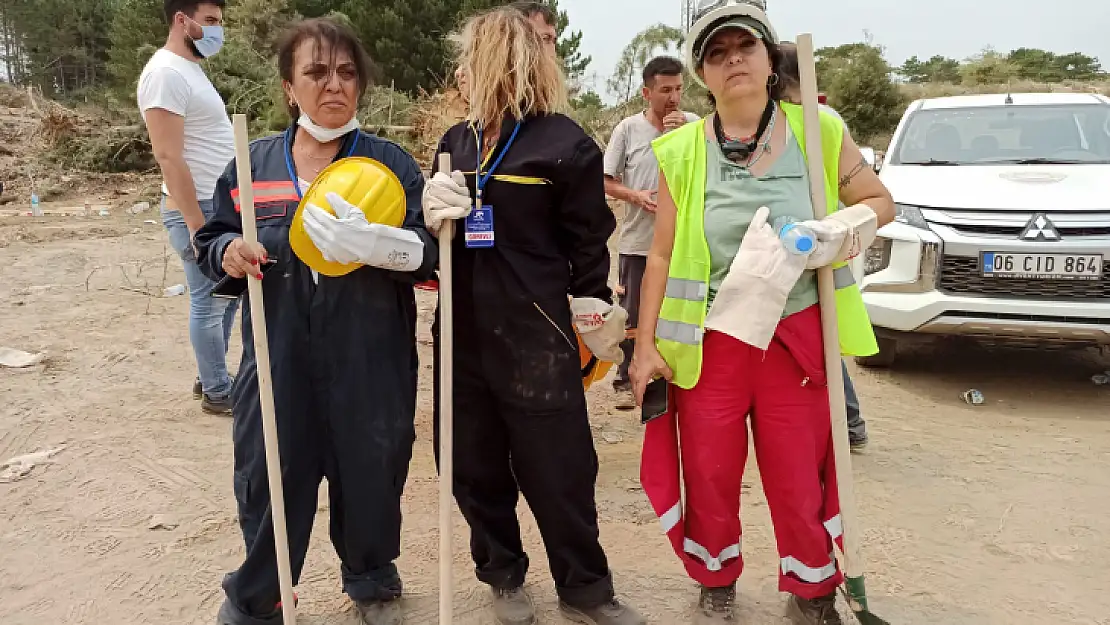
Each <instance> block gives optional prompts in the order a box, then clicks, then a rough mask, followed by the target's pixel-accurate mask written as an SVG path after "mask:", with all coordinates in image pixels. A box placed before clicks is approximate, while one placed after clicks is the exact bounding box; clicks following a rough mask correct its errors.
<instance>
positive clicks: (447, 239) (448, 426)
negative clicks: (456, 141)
mask: <svg viewBox="0 0 1110 625" xmlns="http://www.w3.org/2000/svg"><path fill="white" fill-rule="evenodd" d="M438 169H439V171H441V172H443V173H445V174H447V175H448V176H450V175H451V155H450V154H447V153H443V154H440V155H439V168H438ZM454 233H455V220H453V219H445V220H443V223H442V224H441V225H440V229H439V623H440V625H451V620H452V618H453V602H454V598H455V591H454V577H453V575H452V573H451V565H452V563H453V561H454V554H455V549H454V544H453V541H452V532H451V510H452V508H453V507H454V505H455V502H454V498H453V497H452V485H453V483H454V477H455V472H454V445H453V444H452V443H453V442H454V438H455V437H454V404H455V395H454V385H453V380H454V377H453V376H454V370H455V358H454V354H455V320H454V314H453V308H454V306H453V294H454V289H453V284H452V279H451V269H452V268H451V239H452V238H453V236H454Z"/></svg>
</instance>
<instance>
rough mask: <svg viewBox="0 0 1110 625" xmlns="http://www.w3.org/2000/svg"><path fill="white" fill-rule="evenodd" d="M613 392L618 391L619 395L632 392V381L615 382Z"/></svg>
mask: <svg viewBox="0 0 1110 625" xmlns="http://www.w3.org/2000/svg"><path fill="white" fill-rule="evenodd" d="M613 390H614V391H617V392H618V393H619V392H621V391H631V390H632V380H622V379H620V378H617V379H616V380H613Z"/></svg>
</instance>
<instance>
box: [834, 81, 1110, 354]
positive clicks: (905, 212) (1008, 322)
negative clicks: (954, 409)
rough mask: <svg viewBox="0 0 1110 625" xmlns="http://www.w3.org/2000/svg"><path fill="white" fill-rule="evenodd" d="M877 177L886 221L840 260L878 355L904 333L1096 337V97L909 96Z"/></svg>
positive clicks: (1100, 143) (1108, 146) (1105, 302)
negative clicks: (887, 197) (848, 270)
mask: <svg viewBox="0 0 1110 625" xmlns="http://www.w3.org/2000/svg"><path fill="white" fill-rule="evenodd" d="M879 177H880V179H881V180H882V181H883V183H885V184H886V186H887V188H889V189H890V191H891V193H892V195H893V196H894V201H895V203H896V205H897V213H898V216H897V220H896V221H895V222H893V223H891V224H888V225H887V226H885V227H883V228H882V229H880V230H879V238H877V239H876V241H875V243H874V245H872V246H871V247H870V248H869V249H868V250H867V252H866V254H865V255H862V256H861V257H860V258H858V259H856V261H855V265H854V267H853V269H854V271H855V273H856V275H857V279H859V278H862V280H861V282H860V284H861V286H862V291H863V298H864V301H865V302H866V304H867V310H868V313H869V314H870V316H871V321H872V324H873V325H874V326H875V330H876V334H877V335H878V336H879V348H880V352H879V354H878V355H876V356H871V357H868V358H861V359H859V362H860V364H862V365H865V366H888V365H890V364H891V363H893V361H894V359H895V356H896V355H897V353H898V345H899V344H900V343H902V342H904V341H906V340H911V339H923V338H930V337H938V336H963V337H972V338H981V339H988V340H990V341H992V342H1004V343H1020V344H1026V345H1032V346H1049V345H1051V346H1075V347H1091V346H1102V347H1105V346H1107V345H1110V98H1106V97H1104V96H1101V95H1095V94H1078V93H1071V94H1066V93H1055V94H1047V93H1045V94H1034V93H1013V94H1001V95H974V96H958V97H949V98H935V99H927V100H918V101H916V102H913V103H912V104H911V105H910V106H909V109H908V110H907V111H906V113H905V115H904V116H903V118H902V121H901V123H900V124H899V125H898V128H897V130H896V131H895V133H894V136H893V138H892V139H891V143H890V147H889V149H888V150H887V153H886V157H885V159H884V162H883V163H882V165H881V167H880V168H879Z"/></svg>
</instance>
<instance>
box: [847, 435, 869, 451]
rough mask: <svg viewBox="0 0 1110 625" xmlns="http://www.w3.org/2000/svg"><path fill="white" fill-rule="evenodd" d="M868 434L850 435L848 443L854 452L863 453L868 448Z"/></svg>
mask: <svg viewBox="0 0 1110 625" xmlns="http://www.w3.org/2000/svg"><path fill="white" fill-rule="evenodd" d="M867 442H868V441H867V435H864V436H851V435H849V436H848V445H849V447H850V448H851V450H852V453H853V454H862V453H863V452H864V451H865V450H866V449H867Z"/></svg>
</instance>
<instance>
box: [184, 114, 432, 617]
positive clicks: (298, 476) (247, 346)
mask: <svg viewBox="0 0 1110 625" xmlns="http://www.w3.org/2000/svg"><path fill="white" fill-rule="evenodd" d="M295 130H296V127H295V126H294V127H292V128H290V129H289V130H287V131H286V132H285V133H284V135H277V136H273V137H268V138H265V139H260V140H257V141H254V142H253V143H252V144H251V147H250V152H251V170H252V177H253V180H254V184H253V187H254V193H255V211H256V217H257V224H258V238H259V242H260V243H262V245H263V246H264V247H265V248H266V251H267V253H268V254H269V258H271V259H276V260H277V264H276V265H275V266H273V267H272V268H270V269H269V270H268V271H267V272H266V273H265V274H264V278H263V280H262V288H263V293H265V299H266V327H267V334H268V337H269V343H270V345H269V348H270V363H271V369H272V376H273V394H274V406H275V409H276V413H277V427H278V437H279V441H280V442H279V447H280V452H281V462H282V479H283V480H284V487H285V510H286V514H287V517H288V519H287V522H288V533H289V542H290V557H291V560H292V567H293V576H294V581H296V580H297V579H298V578H299V576H300V572H301V568H302V565H303V564H304V558H305V553H306V551H307V549H308V543H309V535H310V532H311V530H312V523H313V518H314V517H315V516H316V506H317V497H318V493H319V488H320V481H321V479H322V478H324V477H326V478H327V479H328V489H329V493H330V497H331V539H332V544H333V545H334V546H335V550H336V552H337V553H338V555H339V557H340V559H341V560H342V574H343V588H344V591H345V592H347V594H348V595H350V597H351V598H352V599H353V600H356V601H372V600H387V599H391V598H394V597H397V596H399V595H400V593H401V579H400V577H399V575H398V572H397V567H396V566H395V565H394V563H393V561H394V560H395V559H396V558H397V557H398V556H399V555H400V534H401V494H402V490H403V488H404V484H405V480H406V478H407V475H408V466H409V460H410V458H411V456H412V445H413V441H414V439H415V426H414V420H415V414H416V389H417V374H418V369H419V364H418V362H417V351H416V300H415V295H414V290H413V286H414V284H415V283H416V282H417V281H420V280H426V279H428V278H430V277H431V276H432V275H434V273H433V272H434V267H435V262H436V259H437V257H438V252H437V247H436V242H435V240H434V239H433V238H432V237H431V236H430V235H429V234H428V232H427V230H426V229H425V228H424V219H423V213H422V211H421V205H420V203H421V195H422V192H423V188H424V177H423V175H422V173H421V171H420V168H419V167H418V166H417V164H416V161H415V160H413V158H412V157H411V156H410V155H409V154H408V153H406V152H405V151H404V150H403V149H401V148H400V147H399V146H397V145H396V144H393V143H391V142H388V141H386V140H383V139H380V138H378V137H375V136H373V135H370V134H366V133H360V132H352V133H351V134H349V135H347V137H345V138H344V140H343V145H342V147H341V148H340V150H339V157H346V156H349V155H352V156H366V157H370V158H373V159H375V160H378V161H380V162H382V163H383V164H385V165H386V166H387V167H389V168H390V169H391V170H392V171H393V172H394V173H396V174H397V177H398V178H399V179H400V180H401V182H402V184H403V185H404V188H405V192H406V198H407V203H408V212H407V214H406V216H405V223H404V228H406V229H408V230H412V231H414V232H416V233H417V234H419V235H420V237H421V239H422V240H423V242H424V262H423V265H422V266H421V267H420V269H419V270H418V271H416V272H414V273H397V272H391V271H386V270H382V269H377V268H373V267H362V268H359V269H357V270H355V271H354V272H352V273H350V274H348V275H346V276H343V277H339V278H329V277H326V276H323V275H321V276H319V284H318V285H317V284H315V283H314V282H313V278H312V273H311V271H310V270H309V268H308V267H307V266H306V265H305V264H304V263H302V262H301V261H300V259H298V258H297V257H296V256H295V255H294V254H293V252H292V250H291V248H290V246H289V226H290V223H291V222H292V219H293V215H294V213H295V212H296V209H297V204H298V196H297V194H296V190H295V187H294V186H293V184H294V182H293V181H292V180H291V176H290V174H289V168H290V167H291V166H292V165H291V163H292V158H291V156H290V157H289V161H288V163H290V164H289V165H287V160H286V159H287V155H288V154H289V150H290V148H291V146H292V142H293V140H294V138H295V132H294V131H295ZM356 137H357V141H356ZM352 146H353V147H352ZM237 198H238V181H237V176H236V169H235V162H234V161H232V163H231V164H230V165H229V166H228V168H227V170H226V171H225V172H224V174H223V176H222V177H221V178H220V180H219V182H218V184H217V186H216V194H215V207H216V213H215V216H214V217H213V218H212V219H211V220H210V221H209V222H208V223H207V224H205V226H204V227H203V228H202V229H201V230H200V231H199V232H198V233H197V235H196V244H197V247H198V251H199V262H200V267H201V269H202V271H204V273H205V274H206V275H208V276H209V277H210V278H211V279H213V280H216V279H220V278H222V277H224V275H225V273H224V271H223V268H222V261H223V255H224V250H225V248H226V247H227V245H228V243H230V242H231V240H232V239H234V238H236V237H238V236H241V232H242V222H241V220H240V215H239V213H238V209H239V207H238V199H237ZM247 297H248V296H246V295H244V298H247ZM242 310H243V317H242V328H243V357H242V364H241V365H240V369H239V375H238V377H237V378H236V380H235V387H234V389H233V391H232V398H233V401H234V426H233V430H234V442H235V483H234V487H235V499H236V501H237V502H238V505H239V522H240V526H241V528H242V531H243V538H244V540H245V541H246V549H247V556H246V560H245V562H244V563H243V565H242V566H241V567H240V568H239V570H238V571H236V572H234V573H231V574H229V575H228V576H227V577H226V578H225V580H224V584H223V586H224V590H225V592H226V593H227V597H228V600H229V601H230V603H231V604H232V605H233V606H234V607H236V608H238V611H239V612H243V613H245V614H244V616H246V615H251V616H253V617H255V618H258V617H262V616H267V615H270V614H272V613H273V612H274V608H275V604H276V603H277V602H278V601H279V600H280V590H279V586H278V577H277V565H276V555H275V551H274V535H273V525H272V523H271V519H270V493H269V490H268V483H267V477H266V457H265V451H264V446H263V435H262V413H261V406H260V404H259V394H258V374H257V368H256V367H257V363H256V361H255V353H254V339H253V331H252V327H251V321H250V314H251V309H250V306H249V304H248V303H247V302H246V301H244V303H243V306H242ZM279 618H280V615H279ZM251 622H256V621H251V620H246V619H245V620H244V623H251Z"/></svg>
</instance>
